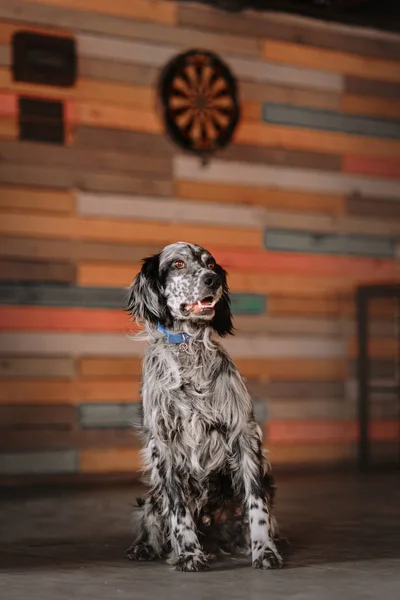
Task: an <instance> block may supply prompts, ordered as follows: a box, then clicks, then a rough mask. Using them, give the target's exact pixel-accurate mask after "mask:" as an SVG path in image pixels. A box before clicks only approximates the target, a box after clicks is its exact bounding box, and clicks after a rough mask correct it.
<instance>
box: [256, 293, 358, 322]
mask: <svg viewBox="0 0 400 600" xmlns="http://www.w3.org/2000/svg"><path fill="white" fill-rule="evenodd" d="M354 312H355V302H354V301H353V302H352V301H351V298H350V297H349V296H347V295H343V296H341V295H339V294H331V295H329V296H322V297H318V296H315V295H314V296H312V295H308V296H304V297H302V296H301V295H299V294H283V293H282V292H281V293H278V294H275V295H274V294H271V295H270V296H269V298H268V313H269V314H271V315H301V316H320V317H340V316H347V315H350V314H353V313H354Z"/></svg>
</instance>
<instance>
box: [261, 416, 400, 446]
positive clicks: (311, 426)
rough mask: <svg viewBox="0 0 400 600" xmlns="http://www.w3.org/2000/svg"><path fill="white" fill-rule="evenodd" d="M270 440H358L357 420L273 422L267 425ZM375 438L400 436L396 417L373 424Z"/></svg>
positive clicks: (395, 437)
mask: <svg viewBox="0 0 400 600" xmlns="http://www.w3.org/2000/svg"><path fill="white" fill-rule="evenodd" d="M267 432H268V433H267V441H268V442H271V443H283V444H286V443H291V442H292V443H293V444H295V443H297V442H301V443H310V444H314V443H320V442H332V441H335V442H355V441H357V439H358V422H357V421H272V422H271V423H270V424H269V425H268V426H267ZM370 438H371V440H373V441H391V440H398V439H399V424H398V422H397V421H395V420H392V421H391V420H376V421H373V422H372V423H371V425H370Z"/></svg>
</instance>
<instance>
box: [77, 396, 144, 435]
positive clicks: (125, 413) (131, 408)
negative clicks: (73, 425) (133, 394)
mask: <svg viewBox="0 0 400 600" xmlns="http://www.w3.org/2000/svg"><path fill="white" fill-rule="evenodd" d="M140 409H141V404H140V403H138V402H129V403H122V402H121V403H120V404H114V403H113V404H107V403H99V404H96V403H90V404H81V405H80V406H79V407H78V414H79V422H80V424H81V426H82V427H85V428H92V427H94V428H96V429H100V428H104V429H117V428H122V429H126V428H129V429H130V428H132V427H133V426H134V425H138V424H139V423H140V421H141V414H140Z"/></svg>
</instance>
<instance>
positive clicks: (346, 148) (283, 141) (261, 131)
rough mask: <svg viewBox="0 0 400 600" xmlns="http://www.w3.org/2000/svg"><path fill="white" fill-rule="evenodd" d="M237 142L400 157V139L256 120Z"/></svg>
mask: <svg viewBox="0 0 400 600" xmlns="http://www.w3.org/2000/svg"><path fill="white" fill-rule="evenodd" d="M235 142H237V143H239V144H253V145H258V146H268V147H277V148H288V149H293V150H311V151H314V152H324V153H329V154H332V153H333V154H360V155H366V156H400V142H399V141H397V140H389V139H381V138H369V137H366V136H364V135H350V134H347V133H339V132H334V131H331V132H326V131H316V130H312V129H306V128H302V127H288V126H280V125H267V124H265V123H264V124H262V123H255V122H252V121H247V122H243V123H241V124H239V127H238V129H237V132H236V134H235Z"/></svg>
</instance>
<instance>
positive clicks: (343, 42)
mask: <svg viewBox="0 0 400 600" xmlns="http://www.w3.org/2000/svg"><path fill="white" fill-rule="evenodd" d="M178 22H179V24H180V25H184V26H190V27H197V28H199V29H209V30H212V31H218V32H222V33H225V32H229V33H233V34H245V35H251V36H255V37H257V38H268V39H271V40H275V39H277V40H285V41H286V42H296V43H297V44H305V45H309V46H314V47H315V48H316V50H317V51H318V49H319V48H331V49H333V50H342V51H344V52H351V53H355V54H365V55H367V56H376V57H380V58H384V59H399V58H400V45H399V43H398V41H397V40H395V39H393V38H392V39H386V38H385V37H384V34H383V35H380V34H381V33H382V32H379V31H377V30H376V32H375V33H376V36H374V37H373V36H371V35H368V33H369V32H368V33H367V32H365V31H364V30H363V29H356V28H354V27H353V28H351V29H350V28H347V29H345V28H341V27H340V25H338V23H332V22H329V21H328V22H325V21H321V20H316V19H312V20H311V19H304V18H303V17H298V16H296V15H290V16H289V15H288V14H285V13H282V14H280V15H279V14H277V13H276V12H273V11H271V12H253V13H252V12H250V11H248V12H240V13H238V14H235V13H229V12H225V11H220V10H217V9H216V8H214V7H211V6H203V5H200V4H198V3H197V4H196V3H191V2H188V3H186V2H185V3H181V4H179V11H178Z"/></svg>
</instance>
